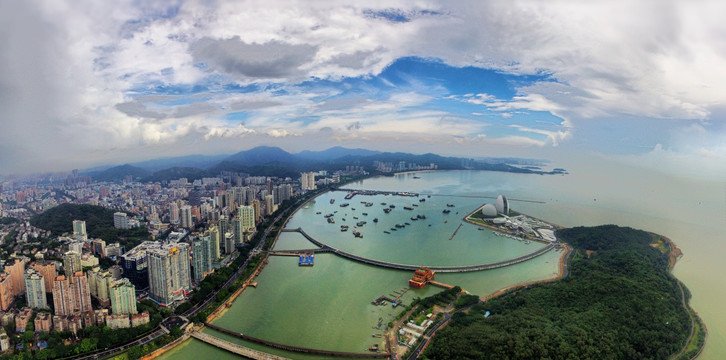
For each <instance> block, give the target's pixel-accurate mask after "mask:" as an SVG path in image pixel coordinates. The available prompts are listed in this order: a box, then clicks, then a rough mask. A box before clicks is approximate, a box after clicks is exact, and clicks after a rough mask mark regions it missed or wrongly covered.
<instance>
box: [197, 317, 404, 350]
mask: <svg viewBox="0 0 726 360" xmlns="http://www.w3.org/2000/svg"><path fill="white" fill-rule="evenodd" d="M204 325H205V326H206V327H208V328H210V329H213V330H217V331H219V332H221V333H225V334H227V335H232V336H234V337H236V338H239V339H243V340H247V341H252V342H255V343H258V344H262V345H266V346H269V347H273V348H276V349H280V350H287V351H294V352H300V353H307V354H316V355H326V356H338V357H346V358H387V357H390V356H391V354H389V353H351V352H343V351H329V350H319V349H309V348H304V347H299V346H290V345H284V344H278V343H276V342H272V341H267V340H262V339H260V338H256V337H252V336H249V335H245V334H242V333H239V332H234V331H232V330H227V329H225V328H222V327H219V326H217V325H213V324H209V323H206V322H205V323H204ZM197 334H199V333H197ZM204 335H207V334H204ZM192 336H194V335H193V334H192ZM207 336H210V337H214V336H211V335H207ZM215 339H216V338H215ZM222 341H224V340H222ZM213 345H214V344H213ZM280 359H282V358H280Z"/></svg>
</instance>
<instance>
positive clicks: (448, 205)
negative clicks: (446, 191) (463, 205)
mask: <svg viewBox="0 0 726 360" xmlns="http://www.w3.org/2000/svg"><path fill="white" fill-rule="evenodd" d="M454 206H456V205H454V204H446V207H454Z"/></svg>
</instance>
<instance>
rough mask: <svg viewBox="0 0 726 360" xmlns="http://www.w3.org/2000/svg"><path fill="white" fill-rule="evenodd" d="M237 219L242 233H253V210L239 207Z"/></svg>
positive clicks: (248, 207) (247, 207) (249, 207)
mask: <svg viewBox="0 0 726 360" xmlns="http://www.w3.org/2000/svg"><path fill="white" fill-rule="evenodd" d="M238 213H239V218H240V221H241V222H242V223H241V226H242V231H244V232H247V233H250V232H254V231H255V223H256V222H255V208H253V207H252V206H244V205H243V206H240V207H239V210H238Z"/></svg>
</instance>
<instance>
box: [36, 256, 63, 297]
mask: <svg viewBox="0 0 726 360" xmlns="http://www.w3.org/2000/svg"><path fill="white" fill-rule="evenodd" d="M30 268H32V269H34V270H35V271H37V272H38V273H40V275H41V276H43V281H44V282H45V292H47V293H49V292H53V280H55V277H56V276H58V271H57V270H56V267H55V261H51V260H38V261H33V262H32V263H30Z"/></svg>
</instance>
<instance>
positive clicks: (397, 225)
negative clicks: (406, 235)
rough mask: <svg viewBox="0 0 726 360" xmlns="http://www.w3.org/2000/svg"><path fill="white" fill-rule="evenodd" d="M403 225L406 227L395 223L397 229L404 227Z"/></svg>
mask: <svg viewBox="0 0 726 360" xmlns="http://www.w3.org/2000/svg"><path fill="white" fill-rule="evenodd" d="M404 227H406V225H401V224H396V228H397V229H402V228H404Z"/></svg>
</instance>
